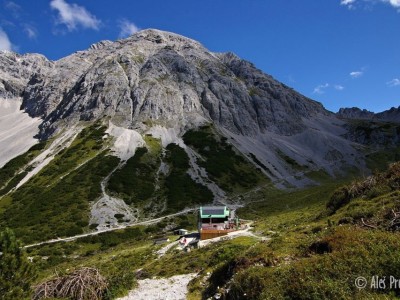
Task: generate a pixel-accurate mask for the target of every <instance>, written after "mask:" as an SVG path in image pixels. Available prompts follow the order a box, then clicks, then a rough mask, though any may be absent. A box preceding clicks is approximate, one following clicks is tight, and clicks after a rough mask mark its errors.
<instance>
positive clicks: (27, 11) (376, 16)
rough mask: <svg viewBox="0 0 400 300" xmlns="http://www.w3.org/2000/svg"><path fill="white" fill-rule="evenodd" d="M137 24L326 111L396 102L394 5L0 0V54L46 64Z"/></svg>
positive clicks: (398, 22) (399, 94)
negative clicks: (245, 66)
mask: <svg viewBox="0 0 400 300" xmlns="http://www.w3.org/2000/svg"><path fill="white" fill-rule="evenodd" d="M146 28H157V29H161V30H167V31H172V32H176V33H178V34H182V35H185V36H188V37H191V38H193V39H196V40H198V41H200V42H201V43H202V44H203V45H204V46H206V47H207V48H208V49H210V50H211V51H217V52H225V51H232V52H235V53H236V54H237V55H239V56H240V57H242V58H245V59H247V60H250V61H252V62H253V63H254V64H255V65H256V66H257V67H258V68H260V69H262V70H263V71H264V72H266V73H268V74H270V75H272V76H274V77H275V78H276V79H278V80H280V81H281V82H283V83H285V84H287V85H289V86H291V87H293V88H294V89H296V90H297V91H299V92H301V93H302V94H304V95H305V96H308V97H310V98H312V99H315V100H317V101H320V102H322V103H323V104H324V106H325V107H326V108H327V109H329V110H331V111H337V110H338V109H339V108H340V107H351V106H358V107H360V108H366V109H368V110H372V111H375V112H378V111H382V110H385V109H388V108H390V107H392V106H396V107H397V106H399V105H400V0H323V1H322V0H301V1H300V0H247V1H244V0H201V1H195V0H192V1H190V0H170V1H166V0H142V1H139V0H136V1H134V0H117V1H110V0H96V1H94V0H36V1H32V0H20V1H18V0H13V1H11V0H0V49H8V50H13V51H16V52H19V53H27V52H37V53H41V54H44V55H45V56H47V57H48V58H49V59H53V60H56V59H59V58H61V57H63V56H66V55H69V54H71V53H73V52H75V51H77V50H83V49H86V48H88V47H89V46H90V45H91V44H92V43H95V42H97V41H100V40H104V39H109V40H116V39H118V38H121V37H126V36H128V35H130V34H132V33H133V32H135V31H137V30H140V29H146Z"/></svg>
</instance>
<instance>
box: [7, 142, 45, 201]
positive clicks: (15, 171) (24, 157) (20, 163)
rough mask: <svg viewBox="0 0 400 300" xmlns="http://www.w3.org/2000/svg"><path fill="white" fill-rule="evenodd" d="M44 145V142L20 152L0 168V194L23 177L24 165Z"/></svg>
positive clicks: (8, 189)
mask: <svg viewBox="0 0 400 300" xmlns="http://www.w3.org/2000/svg"><path fill="white" fill-rule="evenodd" d="M45 147H46V142H40V143H38V144H36V145H34V146H32V147H31V148H30V149H29V150H28V151H27V152H25V153H24V154H21V155H19V156H17V157H15V158H13V159H12V160H10V161H9V162H7V163H6V164H5V165H4V166H3V167H2V168H1V169H0V196H2V195H4V194H6V193H8V192H9V191H10V190H11V189H12V188H14V187H15V186H16V185H17V184H18V182H19V181H20V180H21V179H22V178H23V177H25V175H26V174H27V171H26V170H25V168H26V165H27V164H28V163H29V162H31V161H32V160H33V159H34V158H35V157H36V156H37V155H39V154H40V152H41V151H42V150H43V149H44V148H45Z"/></svg>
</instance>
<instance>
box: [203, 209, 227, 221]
mask: <svg viewBox="0 0 400 300" xmlns="http://www.w3.org/2000/svg"><path fill="white" fill-rule="evenodd" d="M228 216H229V210H228V208H227V207H226V206H201V207H200V218H202V219H203V218H226V217H228Z"/></svg>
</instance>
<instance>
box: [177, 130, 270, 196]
mask: <svg viewBox="0 0 400 300" xmlns="http://www.w3.org/2000/svg"><path fill="white" fill-rule="evenodd" d="M183 139H184V141H185V143H186V145H189V146H191V147H193V148H195V149H196V151H197V152H198V153H199V154H200V155H201V156H202V158H203V160H200V161H198V164H199V165H200V166H202V167H204V168H205V169H206V171H207V173H208V175H209V176H210V178H211V179H212V180H214V181H215V182H216V183H217V184H218V185H219V186H220V187H221V188H223V189H224V190H225V191H228V192H235V191H243V190H248V189H251V188H254V187H256V186H258V185H260V184H263V183H267V182H268V179H267V178H266V176H264V175H263V174H262V172H261V171H260V170H258V169H257V168H256V167H254V165H253V164H251V163H250V162H249V161H248V160H247V159H246V158H244V157H243V156H242V155H239V154H238V153H237V152H236V151H235V150H234V148H233V147H232V145H231V144H229V143H228V142H227V138H225V137H220V136H218V135H216V134H215V133H214V132H213V129H212V127H211V126H203V127H200V128H199V129H198V130H189V131H188V132H186V133H185V135H184V136H183Z"/></svg>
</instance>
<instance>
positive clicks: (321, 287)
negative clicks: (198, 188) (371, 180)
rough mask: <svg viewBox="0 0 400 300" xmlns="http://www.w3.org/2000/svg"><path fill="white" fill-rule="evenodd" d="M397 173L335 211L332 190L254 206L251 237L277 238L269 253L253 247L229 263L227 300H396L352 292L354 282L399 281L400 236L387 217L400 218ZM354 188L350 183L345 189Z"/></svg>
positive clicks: (381, 293)
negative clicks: (230, 275) (253, 234)
mask: <svg viewBox="0 0 400 300" xmlns="http://www.w3.org/2000/svg"><path fill="white" fill-rule="evenodd" d="M398 169H400V167H399V165H397V168H396V170H393V167H392V168H391V170H390V171H389V172H388V173H385V174H383V175H382V177H384V178H386V179H387V177H390V178H391V179H390V180H382V181H378V183H377V184H376V185H375V186H374V187H370V189H364V190H363V191H362V192H360V193H359V194H357V195H356V196H355V197H353V198H351V199H350V200H349V201H346V202H343V203H342V205H341V206H339V207H338V208H337V209H336V210H335V211H332V209H331V202H332V201H333V200H332V198H331V197H330V195H332V193H333V191H334V185H331V186H322V187H316V188H312V189H311V190H306V191H298V192H294V193H292V194H291V195H290V194H289V195H283V196H278V197H277V198H275V200H278V201H280V203H281V204H275V205H273V206H268V205H265V204H264V203H259V204H257V203H255V204H253V208H252V209H253V211H255V212H254V213H252V212H251V211H250V212H249V213H248V216H249V217H251V215H253V216H254V217H256V218H258V222H257V226H256V230H259V231H260V232H267V231H268V230H272V231H274V232H275V233H273V234H272V237H273V238H272V241H271V242H270V244H269V245H268V246H265V245H261V244H260V245H257V246H255V247H253V248H252V249H251V250H249V251H247V252H246V253H244V254H243V255H241V256H240V257H236V258H235V259H234V260H232V261H230V262H229V263H227V266H225V268H228V269H229V270H231V271H232V270H233V271H232V273H236V275H235V276H234V277H233V280H232V282H231V286H230V287H231V289H230V294H229V297H230V298H232V299H242V298H243V295H244V294H245V293H246V295H247V298H250V299H366V298H369V299H372V298H374V299H391V298H393V297H394V295H395V294H397V295H398V296H399V295H400V290H399V289H397V290H394V289H392V290H389V289H385V290H380V291H379V290H373V289H370V288H367V289H365V290H358V289H357V288H356V287H355V285H354V280H355V279H356V278H357V277H358V276H364V277H366V278H368V279H371V278H372V276H373V275H379V276H386V278H389V276H390V275H392V276H395V277H396V278H398V277H399V276H400V253H399V251H398V249H399V247H400V233H399V232H392V231H388V228H389V227H388V223H390V220H391V219H392V218H393V216H392V215H391V209H394V210H395V211H399V210H400V192H399V190H398V185H393V184H392V183H393V182H398V181H400V172H399V170H398ZM388 174H391V175H388ZM393 174H394V175H393ZM359 184H361V183H359V182H353V183H352V184H349V185H347V186H346V189H349V190H352V189H353V188H354V185H359ZM337 190H339V191H340V190H342V188H339V189H337ZM337 190H336V191H337ZM372 190H373V192H372V193H371V191H372ZM336 193H337V192H335V193H334V194H336ZM279 206H280V207H279ZM250 207H251V205H250ZM362 220H363V222H364V224H368V225H372V226H374V227H376V229H371V228H370V227H368V226H365V225H364V224H363V222H362ZM386 285H387V286H389V282H388V281H386ZM213 292H215V290H214V291H213Z"/></svg>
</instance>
